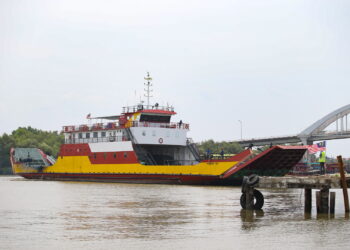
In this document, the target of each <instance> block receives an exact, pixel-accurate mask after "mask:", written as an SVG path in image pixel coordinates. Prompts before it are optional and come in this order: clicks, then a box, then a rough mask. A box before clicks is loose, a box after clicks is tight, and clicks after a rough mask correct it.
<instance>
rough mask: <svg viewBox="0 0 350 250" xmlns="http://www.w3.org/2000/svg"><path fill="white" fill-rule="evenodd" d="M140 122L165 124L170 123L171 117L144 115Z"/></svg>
mask: <svg viewBox="0 0 350 250" xmlns="http://www.w3.org/2000/svg"><path fill="white" fill-rule="evenodd" d="M140 122H163V123H169V122H170V115H166V116H163V115H146V114H142V115H141V117H140Z"/></svg>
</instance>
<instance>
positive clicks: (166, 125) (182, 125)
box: [131, 121, 190, 129]
mask: <svg viewBox="0 0 350 250" xmlns="http://www.w3.org/2000/svg"><path fill="white" fill-rule="evenodd" d="M131 127H152V128H174V129H176V128H177V129H189V128H190V124H188V123H177V122H168V123H161V122H139V121H133V122H132V124H131Z"/></svg>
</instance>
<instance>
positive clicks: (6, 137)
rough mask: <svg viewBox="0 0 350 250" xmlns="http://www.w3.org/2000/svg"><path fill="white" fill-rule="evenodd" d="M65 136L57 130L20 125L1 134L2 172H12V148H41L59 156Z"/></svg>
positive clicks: (0, 170) (0, 167)
mask: <svg viewBox="0 0 350 250" xmlns="http://www.w3.org/2000/svg"><path fill="white" fill-rule="evenodd" d="M63 142H64V137H63V135H62V134H61V133H58V132H57V131H43V130H40V129H35V128H32V127H19V128H18V129H16V130H14V131H13V132H12V133H11V134H6V133H5V134H3V135H2V136H0V174H12V170H11V162H10V149H11V148H12V147H20V148H40V149H41V150H42V151H44V153H45V154H48V155H52V156H54V157H57V155H58V152H59V150H60V146H61V144H62V143H63Z"/></svg>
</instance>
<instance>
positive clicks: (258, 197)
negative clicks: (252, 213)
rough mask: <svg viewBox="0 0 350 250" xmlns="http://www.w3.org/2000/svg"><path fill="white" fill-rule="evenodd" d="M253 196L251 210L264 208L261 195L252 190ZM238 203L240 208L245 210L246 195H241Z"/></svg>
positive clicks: (257, 191)
mask: <svg viewBox="0 0 350 250" xmlns="http://www.w3.org/2000/svg"><path fill="white" fill-rule="evenodd" d="M253 195H254V198H255V199H254V200H255V202H254V205H253V209H256V210H258V209H261V208H262V207H263V206H264V196H263V194H262V193H261V192H260V191H259V190H256V189H254V192H253ZM240 203H241V206H242V208H243V209H245V208H246V195H245V193H243V194H242V195H241V199H240Z"/></svg>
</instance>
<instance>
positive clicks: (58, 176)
mask: <svg viewBox="0 0 350 250" xmlns="http://www.w3.org/2000/svg"><path fill="white" fill-rule="evenodd" d="M19 175H21V176H23V177H25V178H28V179H44V180H73V181H101V182H103V181H106V182H107V181H108V182H126V183H173V184H191V183H192V184H210V183H211V182H214V181H218V180H220V177H219V176H203V175H147V174H74V173H21V174H19Z"/></svg>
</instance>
